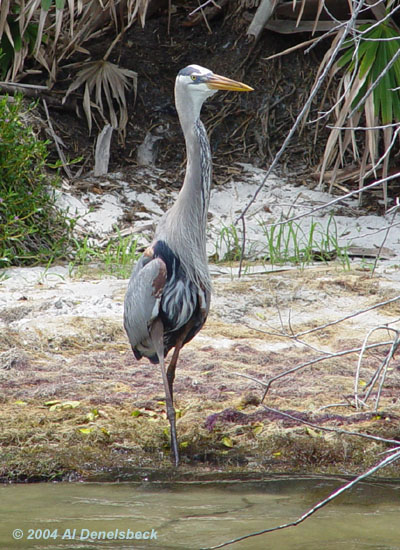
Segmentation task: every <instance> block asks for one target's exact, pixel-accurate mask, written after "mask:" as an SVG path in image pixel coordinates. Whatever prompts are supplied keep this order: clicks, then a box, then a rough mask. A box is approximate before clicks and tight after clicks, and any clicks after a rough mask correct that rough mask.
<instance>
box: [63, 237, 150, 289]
mask: <svg viewBox="0 0 400 550" xmlns="http://www.w3.org/2000/svg"><path fill="white" fill-rule="evenodd" d="M74 245H75V246H74V248H75V252H74V259H73V260H72V261H71V262H70V264H69V269H70V273H74V274H76V275H78V276H82V275H83V274H84V273H85V272H87V271H88V270H90V269H93V267H94V266H95V269H96V271H97V273H100V274H101V275H102V274H104V273H105V274H108V275H115V276H117V277H118V278H121V279H126V278H128V277H129V275H130V273H131V270H132V265H133V264H134V262H135V261H136V260H137V259H138V258H139V256H140V252H138V250H137V247H138V236H137V237H135V238H133V239H132V237H122V236H121V234H120V232H119V231H118V229H117V237H115V238H112V239H110V240H109V242H108V243H107V245H106V246H105V247H100V246H98V245H96V244H94V243H92V242H91V240H90V237H85V238H84V239H82V240H77V239H75V241H74Z"/></svg>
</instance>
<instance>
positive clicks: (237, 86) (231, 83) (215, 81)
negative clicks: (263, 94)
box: [207, 74, 254, 92]
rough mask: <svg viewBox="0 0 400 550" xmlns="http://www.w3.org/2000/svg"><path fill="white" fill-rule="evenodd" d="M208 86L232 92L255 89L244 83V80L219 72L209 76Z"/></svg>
mask: <svg viewBox="0 0 400 550" xmlns="http://www.w3.org/2000/svg"><path fill="white" fill-rule="evenodd" d="M207 86H208V87H209V88H211V89H212V90H231V91H232V92H252V91H253V90H254V88H251V87H250V86H247V84H243V82H238V81H236V80H232V79H231V78H226V77H225V76H220V75H218V74H212V75H210V76H209V77H208V78H207Z"/></svg>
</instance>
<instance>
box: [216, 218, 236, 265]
mask: <svg viewBox="0 0 400 550" xmlns="http://www.w3.org/2000/svg"><path fill="white" fill-rule="evenodd" d="M241 251H242V241H241V237H240V235H239V233H238V230H237V228H236V226H235V225H234V224H230V225H223V226H222V228H221V230H220V232H219V234H218V235H217V240H216V242H215V253H214V254H213V258H214V259H215V261H216V262H237V261H239V260H240V256H241Z"/></svg>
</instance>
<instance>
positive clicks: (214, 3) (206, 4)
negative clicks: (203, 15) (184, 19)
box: [189, 0, 222, 17]
mask: <svg viewBox="0 0 400 550" xmlns="http://www.w3.org/2000/svg"><path fill="white" fill-rule="evenodd" d="M208 4H212V5H213V6H215V7H216V8H218V9H219V10H220V9H222V8H221V6H219V5H218V4H217V2H215V1H214V0H207V1H206V2H203V4H201V5H200V6H199V7H197V8H196V9H194V10H193V11H191V12H190V13H189V17H191V16H192V15H194V14H195V13H197V12H198V11H200V10H202V9H203V8H205V7H206V6H208Z"/></svg>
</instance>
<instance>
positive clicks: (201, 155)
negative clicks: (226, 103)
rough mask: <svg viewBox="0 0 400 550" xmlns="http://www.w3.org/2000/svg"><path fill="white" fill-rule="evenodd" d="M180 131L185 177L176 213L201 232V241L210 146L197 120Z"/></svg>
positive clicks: (207, 187) (203, 233)
mask: <svg viewBox="0 0 400 550" xmlns="http://www.w3.org/2000/svg"><path fill="white" fill-rule="evenodd" d="M184 131H185V142H186V156H187V160H186V174H185V179H184V182H183V186H182V188H181V191H180V193H179V196H178V199H177V202H176V205H177V208H178V209H179V211H180V213H182V212H183V214H184V215H187V217H188V221H190V222H191V224H190V225H191V228H193V229H194V230H195V231H196V232H198V233H201V237H202V238H204V242H205V232H206V225H207V212H208V206H209V202H210V187H211V177H212V161H211V151H210V144H209V141H208V137H207V132H206V129H205V128H204V125H203V123H202V122H201V120H200V118H197V119H196V120H195V121H194V122H193V124H192V125H191V126H190V127H187V128H185V129H184ZM199 236H200V235H199Z"/></svg>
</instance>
